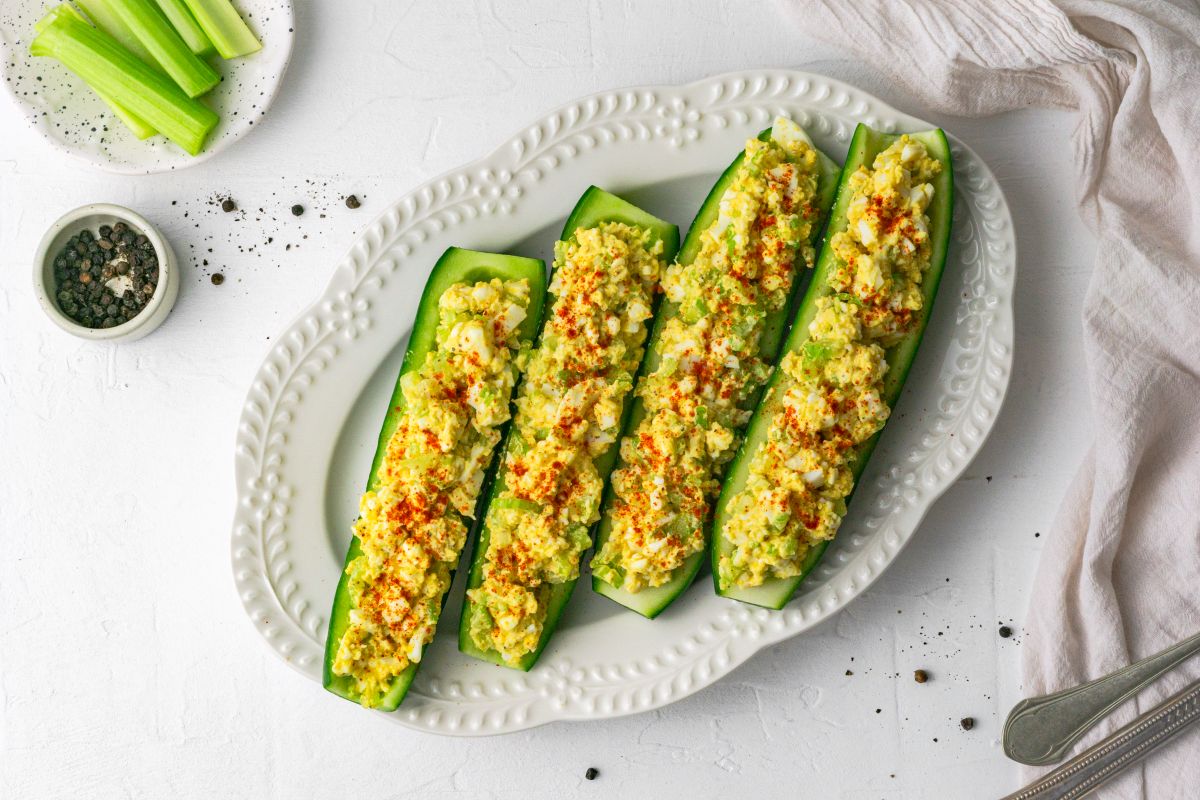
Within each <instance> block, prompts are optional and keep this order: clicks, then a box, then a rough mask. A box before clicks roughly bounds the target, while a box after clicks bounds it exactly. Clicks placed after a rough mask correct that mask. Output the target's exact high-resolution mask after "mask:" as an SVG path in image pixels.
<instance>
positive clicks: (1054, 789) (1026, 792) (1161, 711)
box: [1002, 681, 1200, 800]
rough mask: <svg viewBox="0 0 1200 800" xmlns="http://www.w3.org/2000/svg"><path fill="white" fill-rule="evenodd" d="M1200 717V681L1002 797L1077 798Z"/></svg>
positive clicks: (1014, 799)
mask: <svg viewBox="0 0 1200 800" xmlns="http://www.w3.org/2000/svg"><path fill="white" fill-rule="evenodd" d="M1197 720H1200V681H1195V682H1194V683H1192V684H1190V685H1189V686H1188V687H1187V688H1185V689H1184V690H1183V691H1182V692H1180V693H1179V694H1177V695H1175V696H1174V697H1171V698H1169V699H1168V700H1166V701H1164V702H1163V703H1161V704H1159V705H1158V706H1155V707H1154V708H1153V709H1151V710H1150V711H1148V712H1146V713H1145V714H1143V715H1142V716H1140V717H1138V718H1137V719H1135V720H1134V721H1133V722H1131V723H1129V724H1128V725H1126V726H1125V727H1123V728H1121V729H1120V730H1118V731H1117V732H1116V733H1114V734H1112V735H1111V736H1109V737H1108V738H1107V739H1104V740H1103V741H1101V742H1098V743H1097V744H1095V745H1093V746H1092V747H1089V748H1088V749H1087V750H1084V751H1083V752H1082V753H1080V754H1079V755H1078V756H1076V757H1075V758H1073V759H1071V760H1070V761H1068V762H1067V763H1066V764H1063V765H1062V766H1061V767H1059V768H1058V769H1056V770H1054V771H1053V772H1051V773H1049V774H1048V775H1045V776H1044V777H1042V778H1041V779H1039V780H1037V781H1035V782H1033V783H1031V784H1030V785H1028V786H1026V787H1025V788H1024V789H1021V790H1019V791H1017V792H1016V793H1014V794H1010V795H1007V796H1006V797H1004V798H1002V800H1077V799H1078V798H1080V797H1083V796H1084V795H1086V794H1088V793H1090V792H1091V791H1093V790H1094V789H1096V788H1098V787H1099V786H1100V785H1101V784H1103V783H1104V782H1105V781H1107V780H1109V779H1110V778H1112V777H1114V776H1116V775H1117V774H1118V773H1120V772H1121V771H1122V770H1123V769H1125V768H1126V767H1128V766H1130V765H1132V764H1135V763H1137V762H1138V761H1140V760H1141V759H1143V758H1145V757H1146V756H1147V755H1149V754H1150V753H1152V752H1154V751H1155V750H1156V749H1158V748H1159V747H1161V746H1162V745H1164V744H1166V743H1167V742H1168V741H1170V740H1171V739H1173V738H1174V737H1175V736H1177V735H1178V734H1180V733H1181V732H1183V731H1185V730H1186V729H1187V728H1188V727H1189V726H1190V725H1191V724H1192V723H1194V722H1196V721H1197Z"/></svg>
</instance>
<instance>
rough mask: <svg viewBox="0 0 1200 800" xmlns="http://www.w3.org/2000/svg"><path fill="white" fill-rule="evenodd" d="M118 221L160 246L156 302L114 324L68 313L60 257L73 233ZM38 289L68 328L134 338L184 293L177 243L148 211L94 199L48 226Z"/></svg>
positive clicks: (84, 334)
mask: <svg viewBox="0 0 1200 800" xmlns="http://www.w3.org/2000/svg"><path fill="white" fill-rule="evenodd" d="M118 222H124V223H125V224H126V225H128V226H129V227H130V228H131V229H132V230H134V231H135V232H136V233H141V234H144V235H145V236H146V238H147V239H149V240H150V244H151V245H153V246H154V252H155V254H156V255H157V257H158V284H157V285H156V286H155V288H154V294H152V295H151V296H150V302H148V303H146V306H145V308H143V309H142V310H141V312H140V313H139V314H138V315H137V316H136V317H134V318H133V319H131V320H129V321H128V322H122V323H121V324H120V325H114V326H113V327H111V328H88V327H85V326H83V325H80V324H79V323H78V322H76V321H75V320H73V319H71V318H70V317H68V316H67V315H66V314H65V313H63V311H62V309H60V308H59V307H58V297H57V295H58V282H57V281H56V280H55V279H54V258H55V256H57V255H58V253H59V251H61V250H62V249H63V247H64V246H66V244H67V242H68V241H70V239H71V237H72V236H75V235H76V234H78V233H79V232H80V231H82V230H83V229H84V228H87V229H88V230H90V231H91V232H92V233H93V234H96V229H97V228H99V227H100V226H101V225H114V224H116V223H118ZM33 289H34V292H35V293H36V294H37V299H38V302H39V303H41V305H42V310H43V311H45V312H46V316H48V317H49V318H50V319H51V320H52V321H53V322H54V324H55V325H57V326H58V327H60V328H62V329H63V330H64V331H66V332H67V333H70V334H73V335H75V336H78V337H79V338H81V339H91V340H92V341H108V342H114V341H124V342H129V341H133V340H134V339H140V338H142V337H143V336H145V335H146V334H148V333H150V331H152V330H154V329H155V328H157V327H158V326H159V325H161V324H162V323H163V320H165V319H166V318H167V314H169V313H170V312H171V307H172V306H174V305H175V300H176V298H178V297H179V268H178V266H177V265H176V263H175V253H174V251H172V250H171V245H169V244H168V243H167V240H166V239H165V238H163V236H162V234H160V233H159V232H158V229H156V228H155V227H154V226H153V225H151V224H150V223H149V222H147V221H146V219H145V218H144V217H142V216H141V215H140V214H137V213H135V212H133V211H130V210H129V209H128V208H122V207H121V206H114V205H110V204H108V203H93V204H91V205H87V206H81V207H79V208H77V209H75V210H74V211H68V212H67V213H66V214H63V215H62V216H61V217H59V218H58V221H57V222H55V223H54V224H53V225H51V226H50V230H48V231H46V235H45V236H43V237H42V241H41V242H40V243H39V244H38V248H37V253H35V254H34V257H33Z"/></svg>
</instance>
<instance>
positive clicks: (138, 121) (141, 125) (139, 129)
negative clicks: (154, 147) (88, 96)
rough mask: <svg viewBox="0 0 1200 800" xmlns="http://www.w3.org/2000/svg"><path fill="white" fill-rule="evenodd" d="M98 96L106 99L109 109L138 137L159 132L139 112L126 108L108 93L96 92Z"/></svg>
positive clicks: (144, 137)
mask: <svg viewBox="0 0 1200 800" xmlns="http://www.w3.org/2000/svg"><path fill="white" fill-rule="evenodd" d="M92 91H93V92H95V91H96V90H95V89H92ZM96 96H97V97H99V98H100V99H101V100H103V101H104V104H105V105H107V106H108V107H109V109H111V110H112V112H113V113H114V114H116V115H117V119H119V120H121V122H124V123H125V127H126V128H129V130H131V131H132V132H133V135H134V136H136V137H137V138H139V139H149V138H150V137H151V136H153V135H154V134H156V133H158V131H156V130H154V127H153V126H152V125H150V123H148V122H146V120H144V119H142V118H141V117H139V116H138V115H137V114H134V113H133V112H132V111H130V110H129V109H127V108H125V107H124V106H123V105H121V104H120V103H118V102H117V101H116V100H113V99H112V98H111V97H109V96H108V95H106V94H104V93H102V92H96Z"/></svg>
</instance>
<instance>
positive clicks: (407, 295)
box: [232, 70, 1016, 735]
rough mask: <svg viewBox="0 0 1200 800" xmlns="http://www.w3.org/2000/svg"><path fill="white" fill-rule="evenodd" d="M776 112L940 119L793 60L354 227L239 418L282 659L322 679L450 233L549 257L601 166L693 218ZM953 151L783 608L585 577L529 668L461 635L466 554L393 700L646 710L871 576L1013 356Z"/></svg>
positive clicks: (702, 583) (993, 215)
mask: <svg viewBox="0 0 1200 800" xmlns="http://www.w3.org/2000/svg"><path fill="white" fill-rule="evenodd" d="M777 114H786V115H790V116H791V117H792V118H793V119H795V120H796V121H797V122H799V123H800V124H802V125H803V126H804V127H805V128H806V129H807V130H808V132H809V133H810V134H811V135H812V137H813V139H815V141H816V142H817V144H818V145H819V146H820V147H822V148H823V149H824V150H825V151H826V152H827V153H829V154H830V155H831V156H833V157H835V158H838V159H841V158H842V157H843V156H844V155H845V152H846V149H847V146H848V144H849V139H850V135H851V133H852V132H853V130H854V126H855V123H857V122H865V123H867V124H869V125H871V126H874V127H877V128H881V129H883V130H887V131H903V130H923V129H927V128H929V127H931V126H930V125H928V124H927V123H924V122H922V121H920V120H918V119H914V118H912V117H910V116H907V115H905V114H902V113H900V112H898V111H896V110H894V109H892V108H889V107H888V106H887V105H885V104H884V103H882V102H880V101H879V100H877V99H876V98H874V97H871V96H869V95H867V94H865V93H864V92H862V91H860V90H858V89H855V88H853V87H851V86H847V85H845V84H843V83H840V82H838V81H834V80H831V79H829V78H825V77H822V76H820V75H813V74H808V73H803V72H795V71H783V70H765V71H752V72H741V73H734V74H729V75H722V76H718V77H714V78H709V79H707V80H703V81H700V82H697V83H693V84H690V85H687V86H657V87H644V88H636V89H625V90H620V91H611V92H604V93H601V94H597V95H593V96H591V97H587V98H584V99H582V100H579V101H578V102H575V103H572V104H570V105H567V106H564V107H563V108H560V109H558V110H556V111H554V112H553V113H550V114H548V115H546V116H545V117H543V118H542V119H540V120H538V121H536V122H535V123H533V124H532V125H530V126H529V127H527V128H525V129H524V130H522V131H521V132H520V133H518V134H517V135H516V136H514V137H513V138H512V139H510V140H509V141H507V142H505V143H504V144H503V145H502V146H501V147H500V148H499V149H497V150H496V151H495V152H493V153H492V154H491V155H489V156H487V157H486V158H483V159H482V160H480V161H477V162H475V163H473V164H469V165H467V166H465V167H462V168H460V169H457V170H454V171H453V172H449V173H447V174H445V175H443V176H441V177H439V178H436V179H434V180H432V181H430V182H429V183H427V184H425V185H424V186H421V187H420V188H418V189H416V190H415V191H413V192H412V193H410V194H408V195H407V196H405V197H403V198H401V199H400V200H398V201H397V202H396V203H395V204H393V205H392V206H391V207H390V208H388V209H387V210H386V211H385V212H384V213H383V214H382V215H381V216H379V218H378V219H376V220H375V221H374V222H373V223H372V224H371V225H370V226H369V227H368V228H367V229H366V230H365V231H364V232H363V234H362V235H361V236H360V237H359V239H358V241H357V242H355V244H354V245H353V247H351V249H350V252H349V254H348V255H347V256H346V257H345V258H344V259H343V260H342V262H341V263H340V264H339V265H338V267H337V270H336V271H335V273H334V275H333V278H332V280H331V281H330V283H329V286H328V287H327V288H326V290H325V292H324V293H323V294H322V295H321V297H319V298H318V299H317V300H316V302H315V303H313V305H311V306H310V307H309V308H308V309H306V310H305V311H304V312H303V313H302V314H301V315H300V317H299V318H298V319H296V320H295V321H294V322H293V323H292V324H291V325H290V326H289V327H288V329H287V330H286V331H285V332H284V333H283V335H282V336H280V337H279V338H278V340H277V344H276V345H275V346H274V348H273V349H272V350H271V352H270V353H269V354H268V355H267V357H266V360H265V361H264V363H263V365H262V367H261V368H260V370H259V372H258V375H257V377H255V379H254V382H253V384H252V385H251V387H250V391H249V394H248V396H247V398H246V404H245V407H244V409H243V412H242V418H241V423H240V425H239V427H238V430H237V447H236V473H237V492H238V501H237V510H236V516H235V519H234V523H233V540H232V557H233V573H234V579H235V582H236V585H237V591H238V593H239V594H240V596H241V599H242V602H243V604H244V606H245V609H246V613H247V614H248V615H249V617H250V619H251V621H252V622H253V624H254V626H255V627H256V628H257V629H258V631H259V632H260V633H261V634H262V635H263V637H264V638H265V639H266V641H267V643H268V645H269V646H270V647H271V648H272V649H273V650H274V651H275V652H277V653H278V654H279V655H280V656H282V657H283V658H284V659H285V660H286V661H287V663H288V664H290V665H291V666H292V667H293V668H295V669H297V670H299V671H300V672H302V673H303V674H304V675H307V676H309V677H310V678H312V679H313V680H314V681H317V682H318V685H319V681H320V676H321V662H322V648H323V642H324V637H325V630H326V624H327V621H328V620H327V615H328V610H329V606H330V603H331V600H332V597H333V592H334V588H335V586H336V584H337V580H338V576H339V574H340V570H341V567H342V561H343V557H344V553H345V549H346V545H347V543H348V541H349V538H350V526H351V523H352V521H353V519H354V517H355V515H356V513H357V498H358V494H359V492H360V491H361V490H362V487H363V485H364V484H365V482H366V478H367V472H368V471H369V467H370V463H371V458H372V455H373V452H374V446H375V440H376V437H377V433H378V426H379V423H380V421H381V420H382V418H383V414H384V410H385V409H386V406H387V402H388V396H389V394H390V391H391V388H392V383H393V381H394V380H395V376H396V374H397V372H398V369H399V365H400V359H401V357H402V355H403V351H404V347H405V345H406V342H407V335H408V332H409V326H410V325H411V323H412V320H413V315H414V313H415V310H416V306H417V301H418V299H419V297H420V294H421V289H422V287H423V285H424V283H425V278H426V275H427V273H428V270H429V269H430V267H431V266H432V265H433V263H434V261H435V260H436V259H437V257H438V256H439V255H440V254H441V252H442V251H443V250H444V249H445V248H446V247H448V246H450V245H459V246H463V247H470V248H477V249H484V250H500V251H509V252H514V253H518V254H522V255H532V256H539V257H543V258H546V257H548V256H549V255H550V253H551V247H552V244H553V242H554V240H555V238H556V237H557V234H558V231H559V229H560V228H561V226H562V224H563V219H564V218H565V216H566V213H567V212H568V211H569V210H570V209H571V207H572V205H573V204H574V202H575V200H576V199H577V198H578V197H579V195H580V194H581V193H582V192H583V190H584V189H585V188H586V187H587V186H588V185H589V184H592V183H595V184H598V185H601V186H604V187H605V188H607V189H610V190H612V191H616V192H619V193H622V194H624V195H625V196H627V197H629V198H630V199H631V200H633V201H634V202H637V203H639V204H642V205H644V207H646V208H647V209H648V210H650V211H652V212H653V213H656V214H659V215H661V216H665V217H667V218H668V219H671V220H673V221H675V222H677V223H679V224H680V226H681V227H684V226H686V224H687V223H688V222H689V221H690V220H691V215H692V214H693V213H694V211H695V209H696V208H698V207H699V203H700V201H701V200H702V199H703V197H704V195H705V194H706V193H707V191H708V189H709V187H710V185H711V184H712V182H713V180H714V179H715V178H716V176H717V175H718V174H719V173H720V172H721V170H723V169H724V168H725V166H726V165H727V164H728V163H729V161H730V160H731V159H732V158H733V156H734V155H735V154H736V153H737V152H738V151H739V150H740V149H741V147H742V146H743V144H744V142H745V140H746V139H747V138H748V137H750V136H753V135H754V134H756V133H757V132H758V131H759V130H761V129H762V128H764V127H766V126H767V125H769V124H770V122H771V120H772V119H773V118H774V117H775V116H776V115H777ZM952 141H953V139H952ZM952 146H953V154H954V160H955V183H956V187H957V200H956V204H955V212H954V233H953V243H952V247H951V251H950V256H949V261H948V263H947V266H946V273H945V278H944V280H943V284H942V289H941V292H940V299H939V300H938V302H937V304H936V305H935V309H934V313H933V319H932V321H931V323H930V326H929V329H928V331H927V333H926V336H925V342H924V345H923V347H922V349H921V352H920V354H919V356H918V358H917V362H916V364H915V366H914V368H913V372H912V374H911V377H910V379H909V381H908V388H907V389H906V390H905V394H904V396H903V397H902V398H901V400H900V401H899V403H898V408H897V414H896V418H895V419H894V421H893V422H892V424H891V425H889V426H888V427H887V429H886V430H885V432H884V435H883V440H882V442H881V444H880V446H879V448H878V449H877V451H876V453H875V456H874V458H873V459H872V462H871V465H870V467H869V468H868V470H867V472H866V474H865V475H864V476H863V481H862V484H861V487H860V488H859V489H858V492H857V494H856V495H855V499H854V502H853V503H852V504H851V511H850V514H849V516H848V517H847V518H846V520H845V522H844V524H843V525H842V528H841V532H840V533H839V534H838V538H837V540H836V541H835V542H834V544H833V546H832V547H831V548H830V549H829V551H828V553H827V554H826V556H825V559H824V561H823V562H822V564H821V565H820V567H819V568H818V569H817V570H816V571H815V572H814V573H813V574H812V575H811V576H810V577H809V578H808V580H807V581H806V582H805V583H804V585H803V586H802V590H801V593H800V594H799V595H798V596H797V597H796V598H795V599H794V600H793V601H792V603H791V604H790V605H788V606H787V608H785V609H784V610H783V611H779V612H771V611H766V610H762V609H755V608H752V607H749V606H744V605H741V604H738V603H736V602H734V601H730V600H725V599H722V598H719V597H717V596H715V595H714V593H713V591H712V584H711V579H710V576H708V575H701V576H700V577H699V578H698V579H697V582H696V585H694V586H693V587H692V588H691V589H690V590H689V591H688V592H687V593H686V594H685V595H684V596H683V597H682V598H681V599H680V600H679V601H678V602H677V603H676V604H675V605H674V606H672V607H671V608H670V609H669V610H668V611H667V612H666V613H664V614H663V615H662V616H661V617H659V618H658V619H657V620H654V621H648V620H645V619H642V618H641V617H639V616H637V615H635V614H633V613H631V612H628V611H625V610H624V609H621V608H620V607H618V606H617V605H615V604H614V603H611V602H609V601H608V600H606V599H605V598H603V597H601V596H599V595H596V594H594V593H593V592H592V591H591V587H590V581H589V580H588V579H587V577H586V576H585V577H584V579H583V580H581V581H580V583H579V586H578V587H577V590H576V592H575V595H574V597H573V598H572V600H571V604H570V606H569V607H568V611H567V613H566V614H565V615H564V618H563V621H562V624H561V625H560V628H559V630H558V633H557V634H556V636H555V637H554V639H553V640H552V641H551V644H550V646H549V647H548V648H547V650H546V652H545V653H544V654H543V656H542V658H541V661H540V662H539V664H538V665H537V666H536V667H535V668H534V669H533V670H532V671H531V672H529V673H527V674H524V673H519V672H514V671H511V670H507V669H504V668H501V667H496V666H492V665H489V664H484V663H482V662H478V661H474V660H472V659H470V658H468V657H466V656H464V655H462V654H460V653H459V652H458V651H457V648H456V639H457V623H458V612H459V607H460V601H461V595H462V592H463V582H464V577H465V572H466V570H459V575H458V579H457V581H456V582H455V585H454V587H453V588H452V589H451V593H450V600H449V602H448V604H447V607H446V610H445V613H444V616H443V626H442V630H440V631H439V633H438V635H437V637H436V639H435V641H434V643H433V645H432V646H431V647H430V648H428V649H427V650H426V654H425V657H424V659H423V662H422V664H423V667H422V669H421V671H420V672H419V673H418V676H417V679H416V681H415V682H414V684H413V687H412V689H411V690H410V691H409V694H408V697H407V699H406V700H405V702H404V704H403V706H401V708H400V709H399V710H398V711H396V712H394V713H391V714H389V715H388V717H389V718H390V719H392V720H394V721H396V722H398V723H400V724H402V725H407V726H410V727H413V728H419V729H422V730H426V731H433V732H436V733H443V734H457V735H480V734H489V733H500V732H507V731H516V730H521V729H524V728H529V727H532V726H535V725H541V724H543V723H546V722H550V721H553V720H579V719H598V718H604V717H613V716H619V715H623V714H631V713H636V712H642V711H647V710H649V709H652V708H656V707H659V706H662V705H665V704H667V703H671V702H673V701H675V700H679V699H680V698H682V697H685V696H687V695H689V694H691V693H692V692H695V691H697V690H698V689H700V688H702V687H704V686H707V685H709V684H711V683H713V682H714V681H716V680H717V679H719V678H720V677H721V676H723V675H725V674H726V673H728V672H729V671H730V670H732V669H733V668H734V667H736V666H737V665H739V664H741V663H742V662H744V661H745V660H746V659H748V658H750V657H751V656H752V655H754V654H755V653H756V652H758V651H759V650H761V649H762V648H764V647H767V646H768V645H770V644H773V643H775V642H779V641H781V640H783V639H786V638H788V637H791V636H795V635H797V634H799V633H801V632H803V631H804V630H806V629H808V628H811V627H812V626H814V625H816V624H817V623H819V622H820V621H822V620H823V619H825V618H827V617H829V616H830V615H831V614H834V613H835V612H837V611H838V609H840V608H842V607H843V606H845V605H846V604H847V603H849V602H850V601H851V600H853V599H854V598H855V597H856V596H857V595H858V594H859V593H861V592H862V591H863V590H864V589H866V588H867V587H868V586H869V585H870V584H871V582H872V581H874V580H875V579H876V578H878V577H879V575H880V574H881V573H882V572H883V571H884V570H885V569H886V568H887V566H888V565H889V564H890V563H891V562H892V561H893V559H895V558H896V555H897V554H898V553H899V552H900V550H901V548H903V547H904V545H905V543H906V542H907V541H908V540H909V538H910V537H912V535H913V533H914V532H915V531H916V529H917V527H918V526H919V525H920V522H921V520H922V518H923V517H924V516H925V514H926V512H927V511H928V510H929V508H930V506H931V504H932V503H933V502H934V500H936V499H937V497H938V496H939V495H941V493H942V492H943V491H945V489H946V488H947V487H948V486H950V484H951V483H952V482H953V481H954V480H955V478H956V477H957V476H958V475H959V474H960V473H961V472H962V471H963V469H965V468H966V466H967V464H968V463H969V462H970V461H971V459H972V457H973V456H974V455H975V454H976V453H977V452H978V451H979V449H980V447H981V446H982V444H983V441H984V439H985V437H986V436H987V433H988V431H989V430H990V428H991V427H992V424H993V422H994V421H995V419H996V415H997V413H998V412H999V410H1000V405H1001V402H1002V401H1003V398H1004V392H1005V388H1006V387H1007V385H1008V381H1009V376H1010V374H1011V370H1012V342H1013V315H1012V299H1013V282H1014V278H1015V259H1016V250H1015V241H1014V238H1013V227H1012V220H1011V217H1010V215H1009V211H1008V207H1007V205H1006V203H1005V200H1004V196H1003V195H1002V193H1001V191H1000V188H999V186H998V185H997V183H996V180H995V178H994V177H993V176H992V174H991V172H990V171H989V170H988V168H987V166H986V165H984V163H983V162H982V161H980V159H979V158H978V157H977V156H976V155H975V154H974V153H972V152H971V151H970V150H969V149H968V148H966V147H964V146H963V145H962V144H961V143H958V142H953V145H952ZM314 688H315V687H314ZM331 698H332V696H331Z"/></svg>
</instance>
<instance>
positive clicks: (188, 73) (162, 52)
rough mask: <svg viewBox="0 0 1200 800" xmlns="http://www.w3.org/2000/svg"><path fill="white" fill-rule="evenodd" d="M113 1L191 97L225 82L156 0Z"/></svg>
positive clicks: (128, 24) (112, 3)
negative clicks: (189, 45) (182, 36)
mask: <svg viewBox="0 0 1200 800" xmlns="http://www.w3.org/2000/svg"><path fill="white" fill-rule="evenodd" d="M109 2H110V4H111V6H112V10H113V11H115V12H116V14H117V16H119V17H120V18H121V21H122V22H124V23H125V24H126V25H127V26H128V27H129V29H130V30H131V31H133V35H134V36H136V37H137V38H138V41H139V42H141V43H142V45H143V46H144V47H145V48H146V49H147V50H149V51H150V54H151V55H152V56H154V60H155V61H157V62H158V63H159V64H160V65H161V66H162V68H163V69H164V70H166V72H167V74H168V75H170V76H171V78H172V79H173V80H174V81H175V83H177V84H179V88H180V89H183V91H185V92H187V95H188V97H199V96H200V95H202V94H205V93H206V92H208V91H209V90H210V89H212V88H213V87H214V86H216V85H217V84H218V83H220V82H221V75H220V74H219V73H218V72H217V71H216V70H215V69H213V68H212V67H211V66H209V65H208V63H207V62H205V61H203V60H202V59H201V58H200V57H199V56H197V55H196V54H195V53H193V52H192V51H191V48H189V47H188V46H187V44H186V43H185V42H184V41H183V39H182V38H181V37H180V35H179V34H178V33H176V32H175V29H174V28H172V27H171V23H169V22H167V18H166V17H164V16H163V14H162V12H161V11H159V10H158V6H156V5H155V4H154V3H153V2H152V0H109Z"/></svg>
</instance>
